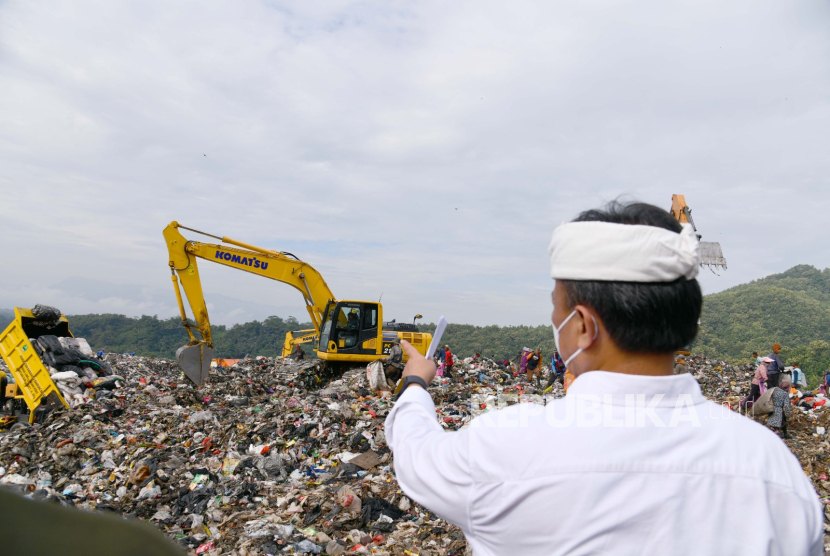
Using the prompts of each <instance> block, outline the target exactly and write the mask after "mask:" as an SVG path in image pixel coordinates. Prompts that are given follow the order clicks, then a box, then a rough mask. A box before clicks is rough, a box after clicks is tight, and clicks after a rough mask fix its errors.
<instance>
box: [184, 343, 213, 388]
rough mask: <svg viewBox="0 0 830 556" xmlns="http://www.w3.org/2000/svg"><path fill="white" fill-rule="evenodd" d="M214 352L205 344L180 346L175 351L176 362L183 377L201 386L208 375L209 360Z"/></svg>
mask: <svg viewBox="0 0 830 556" xmlns="http://www.w3.org/2000/svg"><path fill="white" fill-rule="evenodd" d="M214 353H215V352H214V350H213V348H211V347H208V346H206V345H205V344H196V345H195V346H182V347H180V348H179V349H177V350H176V362H178V364H179V368H180V369H181V370H182V371H184V376H186V377H187V378H189V379H190V380H192V381H193V383H194V384H195V385H196V386H201V385H202V383H203V382H204V381H205V380H207V378H208V375H209V374H210V360H211V359H213V357H214Z"/></svg>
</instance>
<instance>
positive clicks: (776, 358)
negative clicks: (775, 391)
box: [767, 344, 784, 388]
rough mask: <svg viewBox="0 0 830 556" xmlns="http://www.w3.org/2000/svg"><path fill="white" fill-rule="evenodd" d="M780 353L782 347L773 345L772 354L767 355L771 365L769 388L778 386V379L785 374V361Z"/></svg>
mask: <svg viewBox="0 0 830 556" xmlns="http://www.w3.org/2000/svg"><path fill="white" fill-rule="evenodd" d="M779 353H781V345H780V344H773V346H772V353H770V354H769V355H767V357H769V359H770V363H769V365H767V377H768V378H767V387H768V388H772V387H774V386H778V377H779V375H780V374H781V373H783V372H784V360H783V359H781V356H780V355H778V354H779Z"/></svg>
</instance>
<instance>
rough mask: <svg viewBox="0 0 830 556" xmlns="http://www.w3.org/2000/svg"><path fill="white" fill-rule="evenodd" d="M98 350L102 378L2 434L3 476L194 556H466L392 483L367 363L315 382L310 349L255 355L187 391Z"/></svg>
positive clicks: (378, 397) (175, 378)
mask: <svg viewBox="0 0 830 556" xmlns="http://www.w3.org/2000/svg"><path fill="white" fill-rule="evenodd" d="M106 363H107V364H108V366H109V367H111V368H112V369H113V371H114V373H115V375H117V376H120V377H123V381H117V382H116V385H115V388H114V389H113V390H111V391H95V392H87V393H86V394H87V395H86V396H85V401H84V402H83V403H79V404H77V405H75V406H74V407H72V408H70V409H69V410H64V411H55V412H51V413H49V414H47V415H46V417H45V418H43V420H42V421H41V422H39V423H36V424H35V425H31V426H30V425H28V424H26V423H22V422H18V423H16V424H15V425H14V426H13V427H12V428H11V430H10V431H8V432H6V433H3V434H0V484H3V485H5V486H7V487H12V488H17V489H20V490H22V491H24V492H27V493H30V494H31V496H32V497H34V498H37V499H46V500H51V501H54V502H57V503H60V504H65V505H72V506H76V507H79V508H82V509H87V510H99V511H111V512H116V513H118V514H121V515H124V516H129V517H136V518H139V519H142V520H146V521H149V522H152V523H154V524H156V525H157V526H158V527H159V528H160V529H161V530H162V531H163V532H164V533H165V534H166V535H167V536H168V537H169V538H170V539H171V540H172V541H173V542H176V543H178V544H179V545H180V546H182V547H183V548H184V549H186V550H189V551H191V552H193V553H196V554H212V555H216V554H237V555H254V554H282V553H292V552H293V553H309V554H321V553H325V554H340V553H344V552H347V551H348V552H353V553H356V554H361V553H364V554H365V553H370V552H371V553H375V554H384V553H386V554H407V553H408V554H421V555H424V554H447V555H451V554H464V553H465V551H466V542H465V541H464V538H463V535H462V534H461V532H460V530H458V529H457V528H455V527H452V526H449V525H448V524H447V523H446V522H444V521H443V520H440V519H439V518H437V517H436V516H434V515H432V514H430V513H429V512H428V511H427V510H425V509H423V508H421V507H419V506H418V505H417V504H415V503H414V502H412V501H410V500H409V499H408V498H407V497H406V496H405V495H404V494H403V493H402V492H401V491H400V489H399V487H398V485H397V482H396V480H395V475H394V472H393V469H392V466H391V453H390V451H389V447H388V446H387V444H386V438H385V435H384V431H383V421H384V419H385V417H386V415H387V414H388V413H389V411H390V409H391V405H392V402H391V399H390V395H389V393H378V392H372V391H370V390H368V389H367V388H366V387H365V385H366V371H365V369H356V370H354V371H351V372H348V373H346V374H345V375H343V376H342V377H341V378H339V379H337V380H334V381H331V382H329V383H328V384H325V383H322V384H318V381H320V379H319V377H318V376H317V375H316V374H315V372H314V369H315V363H314V362H300V363H294V362H291V361H283V360H281V359H266V358H263V357H259V358H256V359H248V360H243V361H240V362H239V363H237V364H235V365H234V366H232V367H230V368H216V369H214V370H213V371H212V374H211V379H210V382H209V383H208V384H206V385H204V386H202V387H199V388H197V387H195V386H193V385H192V384H191V383H189V382H188V381H187V380H186V379H185V378H184V377H183V376H182V374H181V371H180V370H179V369H178V367H177V366H176V365H175V364H174V363H173V362H171V361H166V360H162V359H152V358H143V357H134V356H125V355H113V354H108V355H107V356H106ZM309 383H313V387H311V388H310V387H309ZM321 386H322V387H321ZM462 390H463V388H462ZM459 406H460V404H459ZM453 411H454V410H449V411H448V415H452V416H453V419H451V421H452V422H453V423H454V422H455V416H456V413H454V412H453ZM448 426H449V425H448ZM407 551H408V552H407Z"/></svg>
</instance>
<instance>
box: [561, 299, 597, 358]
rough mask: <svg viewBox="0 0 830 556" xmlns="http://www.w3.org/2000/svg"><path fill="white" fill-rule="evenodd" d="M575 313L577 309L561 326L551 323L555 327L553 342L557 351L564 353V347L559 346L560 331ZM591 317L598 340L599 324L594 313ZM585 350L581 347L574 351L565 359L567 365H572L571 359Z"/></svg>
mask: <svg viewBox="0 0 830 556" xmlns="http://www.w3.org/2000/svg"><path fill="white" fill-rule="evenodd" d="M575 314H576V309H574V310H573V311H571V314H570V315H568V318H566V319H565V320H563V321H562V324H560V325H559V328H556V326H555V325H554V324H553V323H550V326H551V328H553V343H554V344H556V351H558V352H559V353H560V354H561V353H562V348H560V347H559V331H560V330H562V329H563V328H565V325H566V324H568V321H569V320H571V319H572V318H573V316H574V315H575ZM591 319H592V320H593V321H594V340H596V339H597V335H599V326H597V319H595V318H594V315H591ZM583 351H585V350H584V349H583V348H579V349H578V350H576V351H575V352H574V353H573V355H571V356H570V357H568V359H567V360H566V361H565V367H567V366H568V365H570V363H571V361H573V360H574V358H575V357H576V356H577V355H579V354H580V353H582V352H583Z"/></svg>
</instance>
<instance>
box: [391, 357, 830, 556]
mask: <svg viewBox="0 0 830 556" xmlns="http://www.w3.org/2000/svg"><path fill="white" fill-rule="evenodd" d="M386 438H387V440H388V442H389V446H390V447H391V448H392V451H393V454H394V465H395V472H396V474H397V477H398V481H399V483H400V485H401V488H402V489H403V491H404V492H405V493H406V494H407V495H409V496H410V497H411V498H413V499H414V500H415V501H417V502H418V503H419V504H421V505H422V506H424V507H426V508H428V509H430V510H432V511H434V512H435V513H436V514H438V515H439V516H441V517H443V518H444V519H446V520H447V521H449V522H450V523H453V524H455V525H457V526H458V527H460V528H461V529H462V530H463V531H464V535H465V536H466V538H467V541H468V543H469V544H470V545H471V546H472V548H473V552H474V554H475V555H476V556H490V555H496V554H510V555H525V556H533V555H552V554H563V555H564V554H567V555H570V556H577V555H583V554H608V555H614V556H618V555H628V554H632V555H633V554H649V555H651V554H655V555H656V554H660V555H672V556H674V555H683V554H688V555H693V556H700V555H713V554H724V555H729V556H737V555H742V554H746V555H752V556H757V555H762V554H769V555H773V554H775V555H777V554H780V555H807V554H809V555H816V554H823V553H824V546H823V523H824V513H823V510H822V507H821V504H820V503H819V501H818V497H817V495H816V492H815V490H814V489H813V486H812V484H811V483H810V481H809V480H808V479H807V477H806V476H805V474H804V471H803V470H802V468H801V466H800V464H799V463H798V460H797V459H796V458H795V456H793V454H792V453H791V452H790V450H789V448H787V446H786V445H785V444H784V443H783V442H782V441H781V440H780V439H779V438H778V437H777V436H776V435H775V434H774V433H773V432H772V431H770V430H769V429H767V428H766V427H763V426H762V425H759V424H758V423H755V422H753V421H752V420H750V419H747V418H746V417H743V416H741V415H739V414H738V413H735V412H733V411H731V410H729V409H727V408H724V407H721V406H720V405H718V404H715V403H712V402H710V401H707V400H706V399H705V398H704V397H703V395H702V393H701V391H700V386H699V385H698V383H697V381H696V380H695V379H694V377H693V376H691V375H689V374H682V375H672V376H659V377H647V376H640V375H623V374H619V373H609V372H605V371H591V372H587V373H584V374H582V375H580V376H579V377H578V378H577V379H576V380H575V381H574V382H573V384H572V385H571V386H570V388H569V390H568V394H567V396H565V397H564V398H562V399H559V400H555V401H552V402H550V403H548V405H547V406H546V407H543V406H539V405H535V404H519V405H514V406H511V407H508V408H506V409H502V410H499V411H492V412H489V413H486V414H484V415H481V416H479V417H477V418H476V419H474V420H473V421H472V422H471V423H470V426H469V427H467V428H465V429H463V430H461V431H457V432H451V433H447V432H445V431H444V429H443V428H442V427H441V426H440V425H439V424H438V423H437V420H436V415H435V405H434V404H433V403H432V399H431V398H430V396H429V394H428V393H427V392H426V391H424V390H423V389H422V388H419V387H412V388H409V389H408V390H407V391H406V392H405V393H404V394H403V395H402V396H401V398H400V400H399V401H398V402H397V403H396V405H395V408H394V409H393V410H392V412H391V413H390V414H389V416H388V417H387V419H386Z"/></svg>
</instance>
